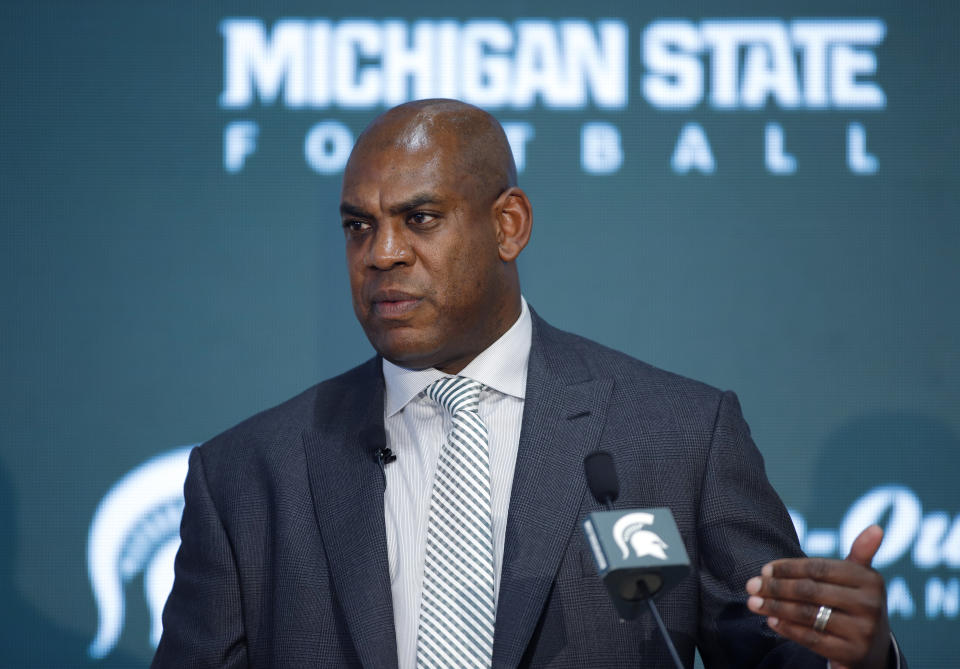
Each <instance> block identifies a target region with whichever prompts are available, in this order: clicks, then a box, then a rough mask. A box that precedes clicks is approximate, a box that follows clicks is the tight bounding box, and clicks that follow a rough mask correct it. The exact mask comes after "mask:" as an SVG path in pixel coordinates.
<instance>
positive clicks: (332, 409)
mask: <svg viewBox="0 0 960 669" xmlns="http://www.w3.org/2000/svg"><path fill="white" fill-rule="evenodd" d="M379 370H380V367H379V360H378V359H377V358H374V359H371V360H368V361H367V362H365V363H363V364H362V365H359V366H357V367H354V368H353V369H351V370H349V371H347V372H344V373H343V374H340V375H338V376H335V377H333V378H330V379H327V380H326V381H322V382H320V383H318V384H316V385H314V386H311V387H310V388H307V389H306V390H304V391H303V392H301V393H300V394H298V395H296V396H294V397H292V398H290V399H288V400H286V401H285V402H282V403H280V404H278V405H277V406H275V407H272V408H270V409H266V410H264V411H261V412H259V413H257V414H255V415H253V416H251V417H249V418H247V419H245V420H243V421H241V422H240V423H238V424H237V425H235V426H233V427H231V428H229V429H228V430H225V431H224V432H221V433H220V434H218V435H217V436H215V437H213V438H212V439H210V440H209V441H207V442H206V443H204V444H203V445H202V446H201V447H200V448H201V451H202V452H203V458H204V462H205V464H206V463H207V462H208V461H210V460H214V461H216V460H218V459H221V458H229V459H230V460H237V459H241V460H242V459H245V458H244V456H245V455H247V456H251V455H255V454H257V453H258V452H262V451H264V450H265V449H274V450H276V449H282V448H283V447H284V446H288V445H291V444H296V445H297V446H299V439H300V435H301V433H302V432H303V431H304V429H306V428H307V427H309V426H311V425H314V424H315V423H316V422H317V421H318V420H320V419H321V414H334V415H335V414H336V413H337V412H338V411H340V410H342V408H343V406H342V405H343V404H344V403H346V402H349V395H350V392H349V391H350V390H351V389H355V388H357V387H358V386H360V385H362V384H364V383H367V384H369V383H370V382H371V380H372V379H375V378H376V375H377V374H379V373H380V372H379Z"/></svg>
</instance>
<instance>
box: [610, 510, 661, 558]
mask: <svg viewBox="0 0 960 669" xmlns="http://www.w3.org/2000/svg"><path fill="white" fill-rule="evenodd" d="M652 524H653V514H652V513H644V512H643V511H636V512H634V513H628V514H627V515H625V516H621V517H620V518H618V519H617V522H615V523H614V524H613V540H614V541H616V542H617V547H618V548H619V549H620V550H621V551H622V552H623V555H622V556H621V557H622V558H623V559H624V560H626V559H627V556H628V555H630V546H632V547H633V552H634V554H635V555H636V556H637V557H638V558H641V557H646V556H647V555H652V556H653V557H655V558H658V559H660V560H666V559H667V554H666V553H665V552H664V549H665V548H669V547H668V546H667V542H665V541H664V540H663V539H661V538H660V537H658V536H657V535H656V534H654V533H653V532H651V531H650V530H645V529H643V526H644V525H652ZM628 544H629V545H628Z"/></svg>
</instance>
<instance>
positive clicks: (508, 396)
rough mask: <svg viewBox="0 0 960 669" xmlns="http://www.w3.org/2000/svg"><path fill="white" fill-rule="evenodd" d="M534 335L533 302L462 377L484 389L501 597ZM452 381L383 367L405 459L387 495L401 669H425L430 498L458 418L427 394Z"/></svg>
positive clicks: (389, 423)
mask: <svg viewBox="0 0 960 669" xmlns="http://www.w3.org/2000/svg"><path fill="white" fill-rule="evenodd" d="M532 332H533V326H532V322H531V319H530V309H529V308H528V307H527V302H526V300H524V299H523V298H521V311H520V317H519V318H518V319H517V322H516V323H514V324H513V326H511V328H510V329H509V330H507V331H506V332H505V333H504V334H503V336H501V337H500V338H499V339H498V340H497V341H495V342H494V343H493V344H491V345H490V346H489V347H488V348H487V349H486V350H485V351H483V352H482V353H481V354H480V355H478V356H477V357H476V358H474V359H473V360H472V361H471V362H470V364H469V365H467V366H466V367H465V368H464V369H463V371H461V372H460V374H459V375H458V376H465V377H467V378H470V379H474V380H476V381H479V382H480V383H482V384H483V386H484V388H483V390H482V391H481V393H480V418H481V419H482V420H483V422H484V424H485V425H486V426H487V431H488V433H489V435H490V445H489V446H490V506H491V522H492V529H493V573H494V597H496V595H497V591H499V589H500V570H501V567H502V565H503V543H504V538H505V536H506V529H507V511H508V508H509V506H510V488H511V486H512V485H513V471H514V467H515V466H516V462H517V446H518V445H519V443H520V425H521V422H522V420H523V398H524V393H525V390H526V385H527V361H528V360H529V358H530V340H531V336H532ZM444 376H450V375H449V374H444V373H443V372H441V371H440V370H437V369H432V368H431V369H421V370H412V369H405V368H403V367H398V366H397V365H394V364H393V363H391V362H388V361H387V360H384V361H383V377H384V380H385V382H386V397H385V401H384V417H383V418H384V421H383V422H384V427H385V428H386V432H387V446H388V447H389V448H390V449H391V450H392V451H393V453H394V454H395V455H396V456H397V459H396V460H395V461H394V462H392V463H390V464H388V465H387V466H386V467H385V469H384V473H385V475H386V479H387V488H386V492H385V493H384V496H383V506H384V516H385V518H386V528H387V557H388V559H389V562H390V585H391V589H392V594H393V616H394V625H395V627H396V632H397V653H398V656H399V661H400V668H401V669H408V668H409V669H412V668H413V667H415V666H416V663H417V627H418V624H419V617H420V587H421V583H422V581H423V562H424V553H425V551H426V536H427V520H428V518H429V515H430V495H431V493H432V491H433V477H434V473H435V472H436V468H437V459H438V458H439V456H440V447H441V446H442V445H443V444H444V442H445V441H446V437H447V434H448V433H449V431H450V422H451V420H450V414H449V413H448V412H447V411H446V410H445V409H444V408H443V407H441V406H440V405H439V404H437V403H436V402H434V401H433V400H431V399H430V398H429V397H427V396H426V395H425V394H424V392H423V391H424V390H425V389H426V388H427V387H428V386H429V385H430V384H431V383H433V382H434V381H436V380H437V379H440V378H443V377H444Z"/></svg>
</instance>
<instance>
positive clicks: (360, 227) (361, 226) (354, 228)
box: [343, 219, 370, 232]
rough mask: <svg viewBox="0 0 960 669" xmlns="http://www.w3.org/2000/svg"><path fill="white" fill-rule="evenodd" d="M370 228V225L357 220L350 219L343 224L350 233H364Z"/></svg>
mask: <svg viewBox="0 0 960 669" xmlns="http://www.w3.org/2000/svg"><path fill="white" fill-rule="evenodd" d="M369 227H370V225H369V224H368V223H365V222H364V221H358V220H356V219H348V220H346V221H344V222H343V229H344V230H346V231H348V232H363V231H364V230H366V229H367V228H369Z"/></svg>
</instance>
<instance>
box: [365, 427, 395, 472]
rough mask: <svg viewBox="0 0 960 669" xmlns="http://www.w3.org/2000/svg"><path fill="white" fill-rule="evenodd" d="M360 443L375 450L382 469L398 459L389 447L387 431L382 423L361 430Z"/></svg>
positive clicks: (374, 452) (375, 455) (374, 453)
mask: <svg viewBox="0 0 960 669" xmlns="http://www.w3.org/2000/svg"><path fill="white" fill-rule="evenodd" d="M360 443H362V444H364V446H365V447H366V448H369V449H370V450H371V451H373V455H374V457H375V458H376V459H377V463H378V464H379V465H380V468H381V469H383V468H384V467H385V466H387V465H388V464H390V463H391V462H393V461H394V460H396V459H397V456H396V455H394V454H393V451H391V450H390V449H389V448H387V433H386V431H385V430H384V429H383V426H382V425H377V426H372V427H365V428H363V429H362V430H360Z"/></svg>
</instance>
